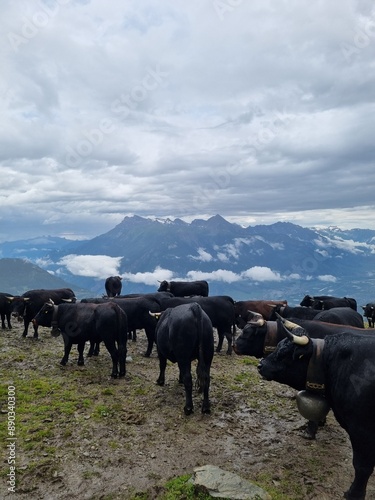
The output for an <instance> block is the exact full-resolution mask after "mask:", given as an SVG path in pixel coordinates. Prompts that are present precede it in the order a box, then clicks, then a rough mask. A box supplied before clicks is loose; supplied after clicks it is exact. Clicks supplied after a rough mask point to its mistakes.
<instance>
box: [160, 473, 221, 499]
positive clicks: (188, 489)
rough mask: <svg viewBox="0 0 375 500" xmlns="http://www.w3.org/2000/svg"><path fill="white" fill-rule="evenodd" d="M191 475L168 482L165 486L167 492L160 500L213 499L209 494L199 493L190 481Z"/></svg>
mask: <svg viewBox="0 0 375 500" xmlns="http://www.w3.org/2000/svg"><path fill="white" fill-rule="evenodd" d="M190 478H191V475H188V474H186V475H184V476H179V477H176V478H174V479H171V480H170V481H168V482H167V483H166V485H165V489H166V492H165V494H163V495H162V496H161V497H160V500H176V499H177V498H183V499H184V500H210V499H212V497H211V496H210V495H208V494H207V493H204V492H201V491H198V490H197V488H196V487H195V486H194V484H193V483H192V482H191V481H190Z"/></svg>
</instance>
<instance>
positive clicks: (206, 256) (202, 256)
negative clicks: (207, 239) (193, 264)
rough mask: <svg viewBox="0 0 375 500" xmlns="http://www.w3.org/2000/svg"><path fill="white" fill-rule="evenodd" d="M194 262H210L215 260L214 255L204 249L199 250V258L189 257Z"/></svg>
mask: <svg viewBox="0 0 375 500" xmlns="http://www.w3.org/2000/svg"><path fill="white" fill-rule="evenodd" d="M189 257H191V258H192V259H194V260H200V261H202V262H210V261H211V260H213V257H212V255H211V254H210V253H209V252H206V251H205V249H204V248H198V256H194V255H189Z"/></svg>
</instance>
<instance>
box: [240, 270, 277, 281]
mask: <svg viewBox="0 0 375 500" xmlns="http://www.w3.org/2000/svg"><path fill="white" fill-rule="evenodd" d="M241 276H242V277H243V278H247V279H251V280H254V281H282V279H283V278H282V277H281V275H280V273H278V272H275V271H272V269H270V268H269V267H262V266H254V267H251V268H250V269H247V270H246V271H243V272H242V273H241Z"/></svg>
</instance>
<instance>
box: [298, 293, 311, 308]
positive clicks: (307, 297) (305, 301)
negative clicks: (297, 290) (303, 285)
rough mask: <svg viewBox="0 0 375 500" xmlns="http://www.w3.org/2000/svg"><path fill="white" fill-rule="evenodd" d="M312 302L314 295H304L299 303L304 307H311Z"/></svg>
mask: <svg viewBox="0 0 375 500" xmlns="http://www.w3.org/2000/svg"><path fill="white" fill-rule="evenodd" d="M313 302H314V297H311V295H305V296H304V297H303V299H302V300H301V302H300V304H299V305H300V306H305V307H311V306H312V305H313Z"/></svg>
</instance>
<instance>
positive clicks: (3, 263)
mask: <svg viewBox="0 0 375 500" xmlns="http://www.w3.org/2000/svg"><path fill="white" fill-rule="evenodd" d="M66 287H69V288H72V289H73V290H74V292H75V293H76V295H77V297H79V296H80V295H86V296H87V291H86V290H83V289H80V288H77V287H75V286H74V285H71V284H70V283H66V282H65V281H64V280H62V279H60V278H58V277H56V276H53V275H52V274H50V273H48V272H47V271H44V270H43V269H41V268H40V267H38V266H36V265H35V264H32V263H30V262H28V261H26V260H23V259H0V291H1V292H6V293H10V294H14V295H21V294H23V293H24V292H26V291H27V290H33V289H37V288H45V289H52V288H66Z"/></svg>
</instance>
